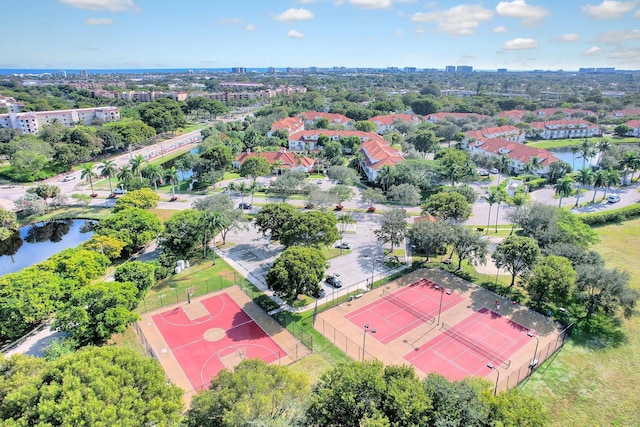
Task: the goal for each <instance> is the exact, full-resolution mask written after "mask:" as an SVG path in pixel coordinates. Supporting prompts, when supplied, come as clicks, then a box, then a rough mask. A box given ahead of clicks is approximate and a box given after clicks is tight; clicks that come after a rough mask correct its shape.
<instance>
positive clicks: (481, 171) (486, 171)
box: [477, 169, 489, 176]
mask: <svg viewBox="0 0 640 427" xmlns="http://www.w3.org/2000/svg"><path fill="white" fill-rule="evenodd" d="M477 172H478V175H480V176H489V171H488V170H486V169H478V171H477Z"/></svg>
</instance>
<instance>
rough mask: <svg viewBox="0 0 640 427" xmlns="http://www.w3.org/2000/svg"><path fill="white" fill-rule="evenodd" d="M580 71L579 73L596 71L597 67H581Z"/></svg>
mask: <svg viewBox="0 0 640 427" xmlns="http://www.w3.org/2000/svg"><path fill="white" fill-rule="evenodd" d="M578 72H579V73H595V72H596V69H595V68H579V69H578Z"/></svg>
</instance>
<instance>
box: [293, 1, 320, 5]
mask: <svg viewBox="0 0 640 427" xmlns="http://www.w3.org/2000/svg"><path fill="white" fill-rule="evenodd" d="M317 1H318V0H296V3H299V4H311V3H316V2H317Z"/></svg>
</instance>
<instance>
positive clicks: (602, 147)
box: [598, 138, 611, 166]
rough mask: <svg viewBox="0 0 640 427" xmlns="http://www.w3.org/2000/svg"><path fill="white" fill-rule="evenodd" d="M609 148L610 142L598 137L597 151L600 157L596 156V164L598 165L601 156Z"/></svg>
mask: <svg viewBox="0 0 640 427" xmlns="http://www.w3.org/2000/svg"><path fill="white" fill-rule="evenodd" d="M609 150H611V142H609V140H607V139H605V138H600V141H598V153H600V157H599V158H598V166H600V162H602V158H603V157H604V155H605V153H606V152H607V151H609Z"/></svg>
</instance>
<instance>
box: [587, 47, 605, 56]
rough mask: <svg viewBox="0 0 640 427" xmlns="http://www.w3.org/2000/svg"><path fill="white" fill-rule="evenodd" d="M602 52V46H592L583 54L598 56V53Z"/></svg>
mask: <svg viewBox="0 0 640 427" xmlns="http://www.w3.org/2000/svg"><path fill="white" fill-rule="evenodd" d="M601 53H602V48H599V47H598V46H592V47H590V48H589V49H587V50H585V51H584V52H583V53H582V56H596V55H600V54H601Z"/></svg>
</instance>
